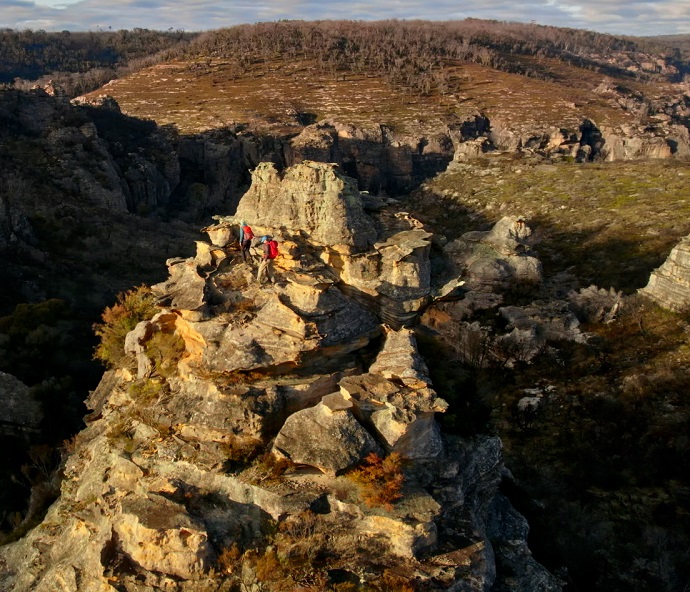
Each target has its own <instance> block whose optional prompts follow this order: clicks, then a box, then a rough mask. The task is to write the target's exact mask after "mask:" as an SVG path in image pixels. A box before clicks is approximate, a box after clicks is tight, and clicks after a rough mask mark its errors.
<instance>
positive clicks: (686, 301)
mask: <svg viewBox="0 0 690 592" xmlns="http://www.w3.org/2000/svg"><path fill="white" fill-rule="evenodd" d="M640 292H641V293H642V294H644V295H645V296H648V297H649V298H651V299H652V300H654V301H656V302H657V303H658V304H660V305H661V306H664V307H666V308H670V309H671V310H676V311H681V312H685V311H687V310H688V309H689V308H690V237H685V238H684V239H683V240H682V241H681V242H680V243H678V244H677V245H676V246H675V247H674V248H673V250H672V251H671V253H670V254H669V256H668V258H667V259H666V261H665V262H664V264H663V265H662V266H661V267H659V268H658V269H656V270H654V271H653V272H652V274H651V276H650V278H649V283H648V284H647V285H646V286H645V287H644V288H642V289H641V290H640Z"/></svg>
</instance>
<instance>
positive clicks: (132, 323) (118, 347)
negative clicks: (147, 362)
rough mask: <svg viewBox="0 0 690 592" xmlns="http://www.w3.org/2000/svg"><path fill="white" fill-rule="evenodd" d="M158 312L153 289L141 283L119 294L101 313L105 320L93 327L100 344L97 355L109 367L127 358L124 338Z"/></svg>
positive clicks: (102, 318) (95, 353)
mask: <svg viewBox="0 0 690 592" xmlns="http://www.w3.org/2000/svg"><path fill="white" fill-rule="evenodd" d="M156 312H158V308H157V307H156V305H155V302H154V297H153V294H152V293H151V289H150V288H148V287H147V286H139V287H137V288H133V289H132V290H128V291H127V292H123V293H120V294H119V295H118V297H117V302H116V303H115V304H114V305H113V306H109V307H107V308H106V309H105V310H104V311H103V314H102V315H101V320H102V321H103V322H102V323H96V324H95V325H94V326H93V329H94V332H95V333H96V336H97V337H98V338H99V339H100V343H99V344H98V345H97V346H96V350H95V352H94V358H95V359H97V360H100V361H101V362H103V363H104V364H105V365H106V366H107V367H109V368H114V367H116V366H117V365H118V364H119V363H120V362H121V360H122V358H124V356H125V352H124V345H125V337H126V336H127V333H129V332H130V331H131V330H132V329H134V327H136V326H137V323H139V322H141V321H145V320H147V319H150V318H151V317H152V316H153V315H154V314H156Z"/></svg>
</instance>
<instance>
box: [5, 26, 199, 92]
mask: <svg viewBox="0 0 690 592" xmlns="http://www.w3.org/2000/svg"><path fill="white" fill-rule="evenodd" d="M194 36H195V34H193V33H185V32H184V31H181V30H178V31H151V30H149V29H134V30H131V31H129V30H121V31H116V32H110V31H107V32H106V31H101V32H81V33H79V32H78V33H71V32H70V31H62V32H59V33H47V32H46V31H32V30H25V31H13V30H11V29H2V30H0V83H10V82H13V81H15V80H16V79H20V82H21V81H22V80H23V81H36V80H40V79H41V78H43V77H51V78H53V79H54V80H56V81H57V82H59V83H60V85H61V86H63V87H64V88H65V90H66V91H67V92H68V94H71V95H78V94H81V93H84V92H88V91H89V90H93V89H95V88H98V87H99V86H101V85H102V84H105V83H106V82H108V80H110V79H112V78H115V77H117V76H118V75H120V74H122V73H123V72H124V71H130V70H137V69H139V68H141V67H143V66H145V65H148V64H149V63H151V61H154V62H155V61H158V60H160V59H162V58H163V56H162V55H160V54H161V53H163V54H165V52H166V51H168V50H170V49H172V48H174V47H178V46H179V45H180V44H186V43H188V42H189V40H190V39H192V38H193V37H194Z"/></svg>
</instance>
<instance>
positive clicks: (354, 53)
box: [184, 19, 690, 93]
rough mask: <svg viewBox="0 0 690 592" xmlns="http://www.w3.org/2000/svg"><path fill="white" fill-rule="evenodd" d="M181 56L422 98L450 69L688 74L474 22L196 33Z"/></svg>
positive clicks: (510, 26) (588, 34)
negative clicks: (555, 67)
mask: <svg viewBox="0 0 690 592" xmlns="http://www.w3.org/2000/svg"><path fill="white" fill-rule="evenodd" d="M184 52H185V53H187V54H190V55H205V56H214V57H227V58H233V57H237V58H238V60H239V64H240V66H243V65H244V66H248V65H249V64H251V63H252V61H253V60H258V59H259V60H260V59H272V58H274V57H276V56H285V55H288V56H290V57H291V58H293V59H310V60H311V59H313V60H316V62H317V64H318V65H319V66H320V67H321V68H323V69H326V70H330V71H333V72H334V73H336V72H338V71H354V72H364V71H372V72H375V73H377V74H385V75H386V76H387V77H388V78H390V79H391V80H392V81H394V82H398V83H403V84H405V85H406V86H410V87H413V88H416V89H417V90H419V91H421V92H423V93H428V92H429V91H430V90H431V89H432V88H436V87H439V86H442V85H443V79H444V74H443V68H444V66H445V65H448V64H449V63H454V62H471V63H478V64H482V65H485V66H490V67H493V68H496V69H498V70H503V71H508V72H513V73H517V74H523V75H526V76H530V77H535V78H541V79H547V80H548V79H555V78H556V75H555V73H554V72H551V71H550V70H549V68H548V67H547V66H546V65H545V64H544V63H543V62H542V60H543V59H545V58H550V59H556V60H558V61H561V62H564V63H566V64H570V65H574V66H577V67H581V68H586V69H590V70H596V71H598V72H601V73H603V74H608V75H615V76H628V77H637V78H643V79H648V80H651V79H655V78H656V79H659V78H661V79H679V78H682V76H683V75H684V74H685V73H687V72H689V71H690V66H689V65H688V55H687V52H685V55H684V53H683V52H681V51H680V50H678V49H675V48H672V47H670V46H669V44H660V43H656V42H655V41H653V40H652V39H646V40H641V39H637V40H636V39H634V38H623V37H614V36H612V35H605V34H601V33H595V32H593V31H584V30H580V29H565V28H559V27H551V26H542V25H536V24H522V23H506V22H499V21H485V20H478V19H465V20H463V21H445V22H431V21H398V20H390V21H376V22H357V21H314V22H305V21H290V22H280V23H259V24H256V25H241V26H237V27H232V28H228V29H220V30H216V31H210V32H207V33H203V34H201V35H200V36H199V37H197V38H196V39H195V40H194V41H193V42H192V43H190V44H189V46H188V47H186V48H185V49H184ZM535 58H536V59H535Z"/></svg>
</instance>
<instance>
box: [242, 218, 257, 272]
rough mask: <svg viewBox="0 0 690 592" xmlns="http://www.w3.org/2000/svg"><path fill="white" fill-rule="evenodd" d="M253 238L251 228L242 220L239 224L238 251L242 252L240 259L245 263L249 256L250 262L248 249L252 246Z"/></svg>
mask: <svg viewBox="0 0 690 592" xmlns="http://www.w3.org/2000/svg"><path fill="white" fill-rule="evenodd" d="M253 238H254V233H253V232H252V227H251V226H249V224H247V223H246V222H245V221H244V220H242V222H240V250H241V251H242V259H244V261H245V262H246V261H247V255H249V260H250V261H251V254H250V253H249V247H251V245H252V239H253Z"/></svg>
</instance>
